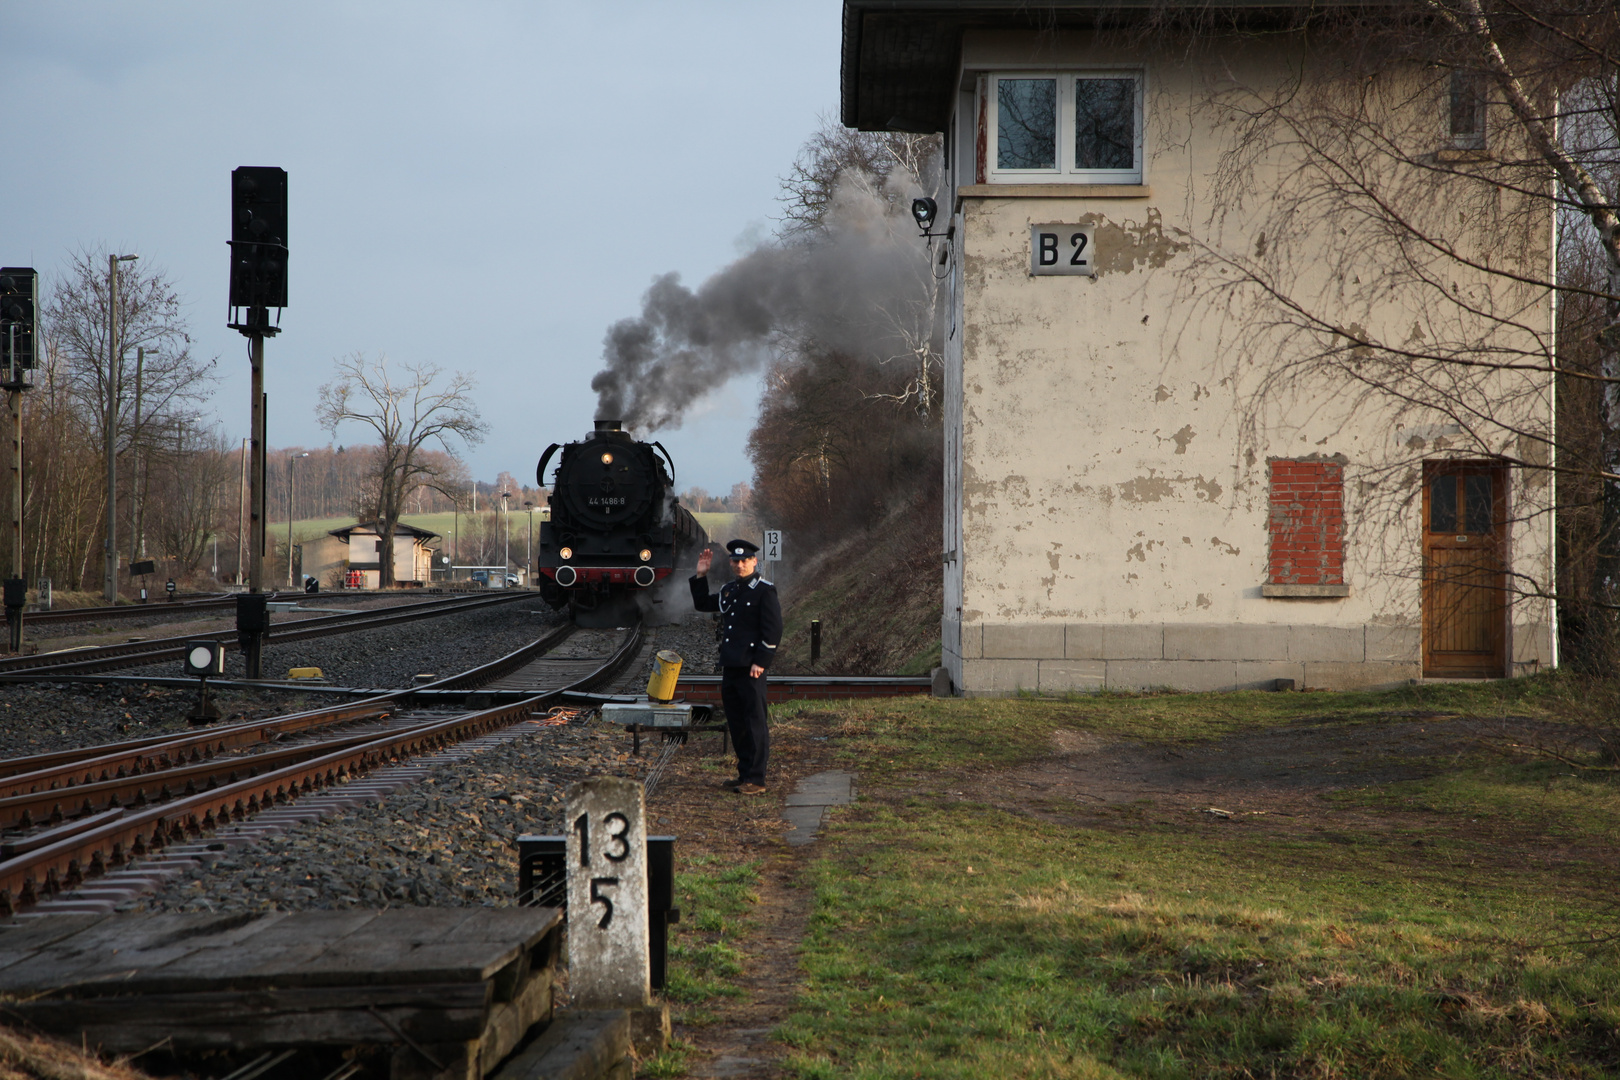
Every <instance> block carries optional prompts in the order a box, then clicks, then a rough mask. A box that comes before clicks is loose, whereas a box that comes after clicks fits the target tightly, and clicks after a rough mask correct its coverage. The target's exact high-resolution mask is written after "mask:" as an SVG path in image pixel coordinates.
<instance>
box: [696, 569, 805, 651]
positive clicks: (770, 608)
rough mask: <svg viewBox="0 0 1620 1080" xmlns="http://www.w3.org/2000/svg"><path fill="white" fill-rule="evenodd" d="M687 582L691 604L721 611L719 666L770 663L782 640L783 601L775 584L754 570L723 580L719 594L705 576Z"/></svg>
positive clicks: (705, 609)
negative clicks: (690, 590)
mask: <svg viewBox="0 0 1620 1080" xmlns="http://www.w3.org/2000/svg"><path fill="white" fill-rule="evenodd" d="M688 584H690V585H691V587H692V606H693V607H695V608H697V609H698V610H699V611H718V612H720V666H721V667H741V668H745V667H748V666H749V665H751V664H758V665H759V666H760V667H763V668H768V667H770V666H771V661H772V660H773V659H775V657H776V647H777V646H778V645H780V644H781V643H782V602H781V601H780V600H778V599H777V597H776V586H775V585H772V584H771V583H770V582H768V581H766V580H765V579H764V578H762V577H760V576H759V575H758V574H757V573H756V574H750V575H749V576H748V577H745V578H733V579H732V580H730V581H728V582H726V583H725V584H724V585H722V586H720V595H719V596H715V595H714V594H713V593H711V592H709V579H708V578H704V577H694V578H692V579H691V581H690V582H689V583H688Z"/></svg>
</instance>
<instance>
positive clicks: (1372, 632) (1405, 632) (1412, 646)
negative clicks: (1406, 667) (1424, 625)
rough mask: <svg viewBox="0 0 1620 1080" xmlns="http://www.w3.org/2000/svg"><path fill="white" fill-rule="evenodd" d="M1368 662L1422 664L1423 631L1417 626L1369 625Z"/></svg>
mask: <svg viewBox="0 0 1620 1080" xmlns="http://www.w3.org/2000/svg"><path fill="white" fill-rule="evenodd" d="M1367 662H1368V663H1369V664H1372V663H1399V664H1420V663H1422V662H1423V632H1422V631H1421V630H1419V629H1418V628H1417V627H1415V626H1375V625H1372V624H1369V625H1368V626H1367Z"/></svg>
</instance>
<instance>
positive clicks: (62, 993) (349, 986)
mask: <svg viewBox="0 0 1620 1080" xmlns="http://www.w3.org/2000/svg"><path fill="white" fill-rule="evenodd" d="M559 936H560V915H559V913H558V912H557V911H556V910H554V909H552V908H532V907H530V908H404V909H398V910H386V911H301V912H274V913H270V914H264V915H247V914H235V915H136V914H125V915H60V916H53V917H49V918H40V919H33V920H28V921H22V922H16V923H10V924H3V925H0V996H3V997H4V998H7V999H10V1000H9V1001H7V1003H6V1005H5V1010H6V1012H8V1013H9V1014H10V1016H11V1017H12V1018H13V1019H21V1020H22V1021H25V1022H26V1023H27V1024H31V1025H33V1026H34V1027H36V1028H38V1029H39V1030H42V1031H44V1032H47V1033H49V1034H52V1035H57V1036H59V1037H62V1038H66V1039H69V1040H71V1041H72V1042H75V1043H79V1042H81V1041H82V1042H83V1043H85V1044H88V1045H90V1046H99V1047H100V1048H102V1049H103V1050H105V1051H109V1052H113V1053H133V1052H136V1051H140V1050H144V1049H146V1048H148V1047H151V1046H153V1045H154V1044H156V1043H158V1042H159V1041H161V1040H163V1039H168V1040H170V1043H169V1045H170V1046H172V1047H173V1048H174V1049H175V1050H176V1051H179V1052H182V1053H183V1052H186V1051H206V1050H236V1051H244V1050H245V1051H253V1050H269V1049H276V1048H296V1047H309V1048H315V1047H361V1046H365V1047H383V1048H391V1049H392V1058H391V1071H390V1076H391V1077H392V1078H394V1080H407V1078H408V1080H420V1078H426V1077H433V1078H435V1080H439V1078H451V1077H454V1078H456V1080H480V1078H481V1077H483V1076H484V1075H485V1073H486V1072H493V1071H494V1069H495V1067H496V1066H497V1065H498V1064H499V1063H500V1062H501V1061H502V1060H503V1059H505V1058H506V1057H507V1056H508V1055H509V1054H510V1053H511V1052H512V1051H513V1050H514V1049H515V1048H516V1047H517V1046H518V1044H519V1043H520V1042H521V1041H522V1040H523V1039H524V1037H525V1036H526V1035H527V1034H528V1033H529V1030H530V1028H531V1027H533V1026H534V1025H535V1024H539V1023H544V1022H547V1021H549V1020H550V1018H551V1010H552V983H553V976H554V969H555V966H556V963H557V958H558V951H559V950H558V941H559Z"/></svg>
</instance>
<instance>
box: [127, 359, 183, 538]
mask: <svg viewBox="0 0 1620 1080" xmlns="http://www.w3.org/2000/svg"><path fill="white" fill-rule="evenodd" d="M148 354H150V355H151V356H152V357H153V358H154V359H155V358H156V357H157V350H156V349H148V348H146V347H145V346H144V345H143V346H141V347H139V348H137V349H136V350H135V421H134V430H133V431H132V432H131V433H130V436H129V471H130V483H131V484H132V485H133V486H132V487H131V489H130V493H129V497H130V501H131V502H133V503H134V504H135V506H134V510H133V512H132V513H131V514H130V517H131V518H132V519H133V521H134V526H135V536H134V537H133V538H132V540H131V543H130V550H131V551H133V552H134V553H135V554H136V555H138V556H139V557H140V558H143V559H144V558H146V477H145V474H144V472H143V470H142V469H141V379H142V378H143V376H144V371H145V368H146V357H147V355H148ZM175 449H176V450H178V449H179V447H178V446H177V447H175Z"/></svg>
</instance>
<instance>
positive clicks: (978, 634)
mask: <svg viewBox="0 0 1620 1080" xmlns="http://www.w3.org/2000/svg"><path fill="white" fill-rule="evenodd" d="M983 655H984V624H983V623H972V624H970V625H965V626H963V627H962V658H963V659H965V660H977V659H979V657H981V656H983Z"/></svg>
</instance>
